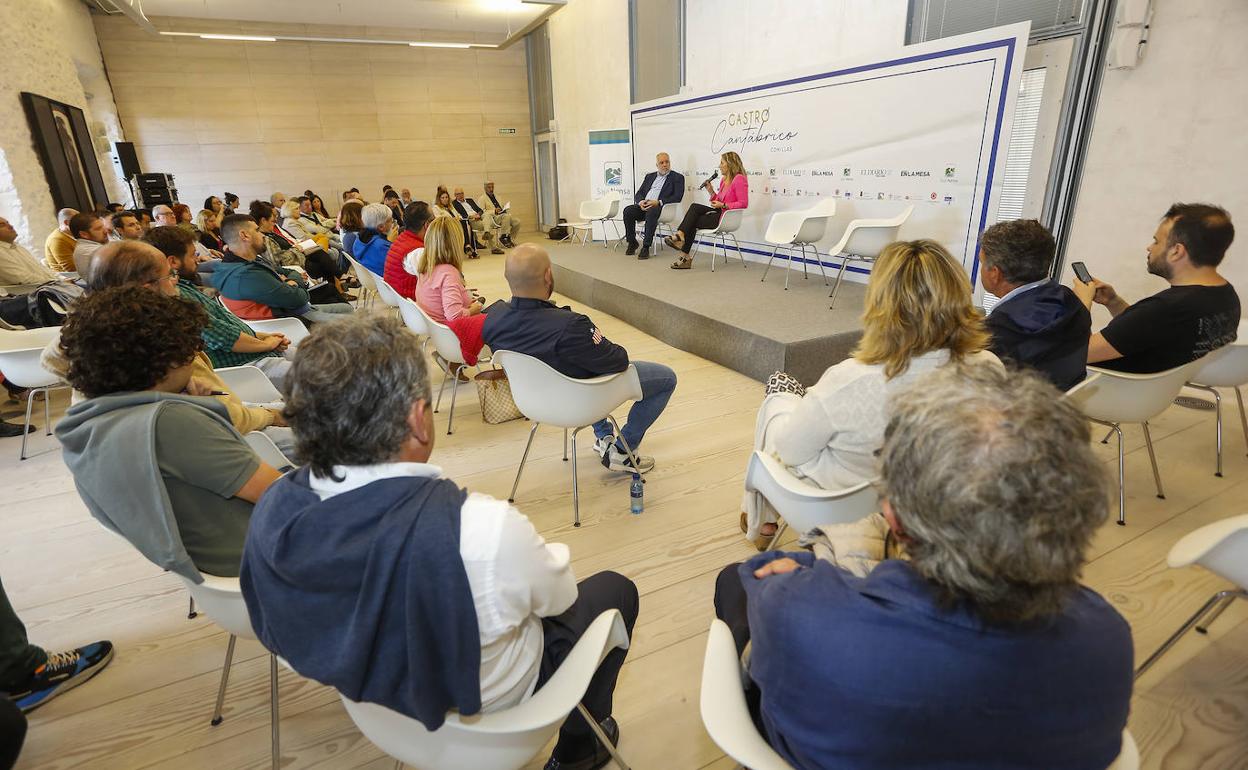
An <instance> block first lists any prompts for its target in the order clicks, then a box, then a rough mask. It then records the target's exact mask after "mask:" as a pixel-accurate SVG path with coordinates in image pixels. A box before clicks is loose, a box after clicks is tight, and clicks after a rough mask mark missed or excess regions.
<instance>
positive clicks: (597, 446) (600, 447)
mask: <svg viewBox="0 0 1248 770" xmlns="http://www.w3.org/2000/svg"><path fill="white" fill-rule="evenodd" d="M614 443H615V436H603V437H602V438H600V439H595V440H594V454H596V455H598V456H599V457H602V455H603V454H604V453H605V452H606V451H607V447H609V446H611V445H612V444H614Z"/></svg>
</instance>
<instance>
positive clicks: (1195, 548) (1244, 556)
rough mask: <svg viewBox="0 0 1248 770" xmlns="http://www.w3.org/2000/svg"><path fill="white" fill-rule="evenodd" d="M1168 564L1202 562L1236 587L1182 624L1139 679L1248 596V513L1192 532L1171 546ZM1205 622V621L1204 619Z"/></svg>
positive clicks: (1137, 675)
mask: <svg viewBox="0 0 1248 770" xmlns="http://www.w3.org/2000/svg"><path fill="white" fill-rule="evenodd" d="M1166 563H1167V564H1169V565H1170V567H1171V568H1173V569H1178V568H1179V567H1188V566H1191V565H1193V564H1199V565H1200V566H1202V567H1204V568H1205V569H1207V570H1209V571H1210V572H1212V573H1214V574H1215V575H1218V576H1219V577H1223V578H1226V579H1227V580H1229V581H1230V582H1232V583H1234V584H1235V586H1236V587H1235V588H1231V589H1227V590H1224V591H1219V592H1218V593H1216V594H1214V595H1213V596H1212V597H1210V599H1209V601H1207V602H1205V603H1204V605H1203V606H1201V608H1200V609H1199V610H1197V611H1196V614H1195V615H1192V616H1191V617H1190V618H1188V619H1187V622H1186V623H1184V624H1183V625H1182V626H1180V627H1179V630H1178V631H1175V632H1174V634H1173V635H1172V636H1171V637H1170V638H1169V639H1167V640H1166V641H1165V643H1164V644H1162V645H1161V647H1159V648H1158V649H1157V651H1156V652H1154V653H1153V654H1152V655H1150V656H1148V660H1146V661H1144V662H1143V663H1141V664H1140V667H1139V668H1137V669H1136V670H1135V678H1136V679H1139V678H1140V677H1141V676H1142V675H1143V674H1144V672H1145V671H1148V669H1150V668H1152V666H1153V664H1154V663H1156V662H1157V660H1158V659H1159V658H1160V657H1161V656H1162V655H1164V654H1165V653H1166V651H1167V650H1169V649H1170V648H1171V647H1173V646H1174V644H1175V642H1177V641H1179V639H1180V638H1181V637H1182V636H1183V635H1184V634H1186V633H1187V632H1188V631H1190V630H1191V629H1193V628H1195V629H1196V630H1197V631H1198V632H1199V633H1202V634H1203V633H1206V632H1207V631H1208V628H1209V625H1210V624H1211V623H1213V621H1215V620H1217V618H1218V616H1219V615H1221V614H1222V611H1223V610H1225V609H1226V608H1227V606H1228V605H1230V603H1231V602H1233V601H1235V600H1236V599H1248V590H1245V589H1248V514H1241V515H1239V516H1232V517H1231V518H1229V519H1223V520H1222V521H1215V522H1214V523H1212V524H1207V525H1205V526H1203V527H1201V528H1200V529H1198V530H1196V531H1194V532H1189V533H1188V534H1187V535H1185V536H1183V538H1182V539H1180V540H1179V542H1177V543H1175V544H1174V546H1173V547H1172V548H1171V549H1170V555H1169V556H1167V557H1166ZM1202 619H1204V622H1203V623H1201V620H1202Z"/></svg>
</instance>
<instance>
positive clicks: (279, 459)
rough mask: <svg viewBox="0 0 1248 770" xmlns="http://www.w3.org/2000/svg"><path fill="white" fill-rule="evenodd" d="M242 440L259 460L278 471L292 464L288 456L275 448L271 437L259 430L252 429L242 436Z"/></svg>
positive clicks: (275, 445)
mask: <svg viewBox="0 0 1248 770" xmlns="http://www.w3.org/2000/svg"><path fill="white" fill-rule="evenodd" d="M243 440H244V441H246V442H247V446H249V447H251V451H253V452H255V453H256V457H259V458H260V459H261V461H263V462H265V463H268V464H269V465H271V466H273V467H274V468H276V469H278V470H279V471H280V470H282V469H283V468H289V467H290V466H292V465H294V463H293V462H291V461H290V458H289V457H287V456H286V455H285V454H283V453H282V450H280V449H278V448H277V444H274V443H273V439H271V438H269V437H268V436H266V435H265V434H264V433H262V432H261V431H258V430H254V431H252V432H251V433H248V434H247V435H246V436H243Z"/></svg>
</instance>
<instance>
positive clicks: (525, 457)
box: [507, 422, 568, 503]
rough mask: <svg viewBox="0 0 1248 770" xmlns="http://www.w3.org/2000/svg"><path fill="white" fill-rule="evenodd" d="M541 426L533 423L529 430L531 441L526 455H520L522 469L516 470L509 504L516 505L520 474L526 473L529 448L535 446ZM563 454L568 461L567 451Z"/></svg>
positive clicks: (527, 444) (525, 449)
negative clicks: (534, 437) (525, 464)
mask: <svg viewBox="0 0 1248 770" xmlns="http://www.w3.org/2000/svg"><path fill="white" fill-rule="evenodd" d="M539 425H541V423H540V422H535V423H533V427H532V428H529V440H528V443H526V444H525V445H524V454H522V455H520V467H519V468H516V480H515V481H514V482H513V483H512V485H511V494H510V495H508V496H507V502H509V503H514V502H515V501H516V489H517V488H518V487H519V486H520V474H521V473H523V472H524V463H525V462H526V461H527V460H528V459H529V447H531V446H533V436H535V435H536V434H537V426H539ZM563 454H564V458H563V459H565V460H566V459H568V458H567V454H568V450H567V449H564V450H563Z"/></svg>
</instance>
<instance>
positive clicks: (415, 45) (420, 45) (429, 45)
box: [408, 43, 498, 48]
mask: <svg viewBox="0 0 1248 770" xmlns="http://www.w3.org/2000/svg"><path fill="white" fill-rule="evenodd" d="M408 45H410V46H411V47H412V48H471V47H472V46H471V45H469V44H468V43H408ZM490 47H491V48H497V47H498V46H490Z"/></svg>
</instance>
